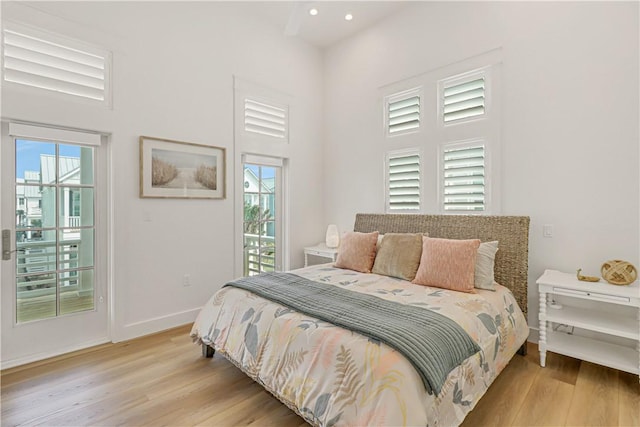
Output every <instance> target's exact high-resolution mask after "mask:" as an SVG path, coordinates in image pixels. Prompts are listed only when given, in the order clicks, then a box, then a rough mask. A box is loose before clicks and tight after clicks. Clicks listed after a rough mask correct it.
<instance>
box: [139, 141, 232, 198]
mask: <svg viewBox="0 0 640 427" xmlns="http://www.w3.org/2000/svg"><path fill="white" fill-rule="evenodd" d="M225 154H226V153H225V149H224V148H221V147H213V146H211V145H202V144H193V143H190V142H180V141H172V140H169V139H160V138H151V137H148V136H141V137H140V197H155V198H176V199H224V198H225V196H226V194H225V188H226V182H225Z"/></svg>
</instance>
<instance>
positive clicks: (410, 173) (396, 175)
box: [385, 150, 420, 212]
mask: <svg viewBox="0 0 640 427" xmlns="http://www.w3.org/2000/svg"><path fill="white" fill-rule="evenodd" d="M385 169H386V172H387V191H386V193H387V194H386V196H387V197H386V202H387V203H386V210H387V212H398V211H417V210H420V153H419V152H418V151H417V150H410V151H401V152H391V153H388V154H387V159H386V168H385Z"/></svg>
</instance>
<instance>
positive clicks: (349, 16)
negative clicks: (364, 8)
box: [344, 13, 353, 21]
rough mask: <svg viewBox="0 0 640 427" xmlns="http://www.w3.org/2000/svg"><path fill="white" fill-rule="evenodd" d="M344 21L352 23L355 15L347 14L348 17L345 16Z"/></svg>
mask: <svg viewBox="0 0 640 427" xmlns="http://www.w3.org/2000/svg"><path fill="white" fill-rule="evenodd" d="M344 19H346V20H347V21H351V20H352V19H353V15H352V14H350V13H347V14H346V15H344Z"/></svg>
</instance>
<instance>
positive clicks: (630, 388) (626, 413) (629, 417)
mask: <svg viewBox="0 0 640 427" xmlns="http://www.w3.org/2000/svg"><path fill="white" fill-rule="evenodd" d="M618 387H619V390H620V392H619V402H618V404H619V405H620V406H619V414H620V415H619V419H618V423H619V424H620V425H621V426H640V381H638V376H637V375H632V374H629V373H627V372H619V373H618Z"/></svg>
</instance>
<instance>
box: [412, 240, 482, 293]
mask: <svg viewBox="0 0 640 427" xmlns="http://www.w3.org/2000/svg"><path fill="white" fill-rule="evenodd" d="M479 246H480V240H478V239H473V240H450V239H437V238H432V237H424V238H423V243H422V257H421V258H420V267H418V272H417V273H416V278H415V279H413V281H412V283H415V284H417V285H425V286H435V287H438V288H444V289H451V290H453V291H461V292H469V293H475V291H474V290H473V285H474V274H475V268H476V256H477V254H478V247H479Z"/></svg>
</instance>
